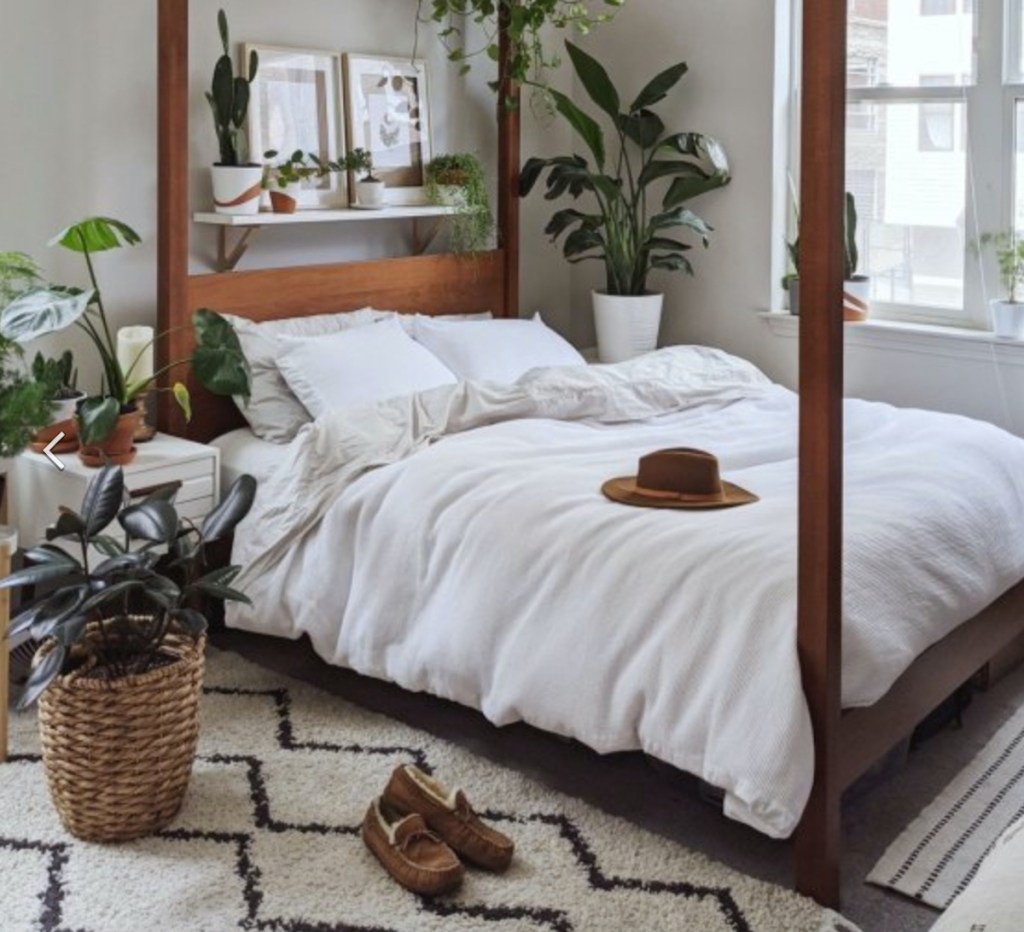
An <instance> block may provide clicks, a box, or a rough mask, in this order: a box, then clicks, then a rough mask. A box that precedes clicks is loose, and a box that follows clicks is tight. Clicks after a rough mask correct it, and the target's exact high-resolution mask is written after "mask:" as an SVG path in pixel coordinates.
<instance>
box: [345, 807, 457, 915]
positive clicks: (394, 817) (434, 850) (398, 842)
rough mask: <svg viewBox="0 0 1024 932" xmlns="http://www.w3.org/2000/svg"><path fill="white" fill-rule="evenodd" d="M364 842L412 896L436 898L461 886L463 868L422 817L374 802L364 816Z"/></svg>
mask: <svg viewBox="0 0 1024 932" xmlns="http://www.w3.org/2000/svg"><path fill="white" fill-rule="evenodd" d="M363 841H365V842H366V847H367V848H369V849H370V850H371V851H372V852H373V853H374V854H375V855H376V856H377V860H378V861H380V863H381V864H383V865H384V869H385V870H386V871H387V872H388V873H389V874H390V875H391V876H392V877H394V878H395V880H397V881H398V882H399V883H400V884H401V885H402V886H403V887H405V889H406V890H411V891H412V892H413V893H420V894H423V895H424V896H437V895H438V894H439V893H450V892H451V891H452V890H455V889H457V888H458V887H459V885H460V884H461V883H462V878H463V876H464V875H465V868H463V866H462V863H461V862H460V861H459V859H458V858H457V857H456V856H455V852H454V851H452V849H451V848H449V847H448V845H446V844H445V843H444V842H443V841H442V840H441V839H440V838H438V837H437V835H435V834H434V833H433V832H432V831H430V830H429V829H428V828H427V824H426V822H424V821H423V817H422V816H419V815H415V814H413V815H405V814H404V813H400V812H396V811H394V809H392V808H391V807H390V806H389V805H388V804H387V803H386V802H385V801H384V800H383V799H376V800H374V801H373V802H372V803H371V804H370V808H369V809H368V810H367V812H366V818H364V819H363Z"/></svg>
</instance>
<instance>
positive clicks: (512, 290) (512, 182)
mask: <svg viewBox="0 0 1024 932" xmlns="http://www.w3.org/2000/svg"><path fill="white" fill-rule="evenodd" d="M510 15H511V11H510V8H509V7H508V6H502V7H501V13H500V23H499V26H500V27H501V34H500V37H499V54H498V61H499V68H500V69H501V71H502V72H507V70H508V69H507V66H508V64H509V62H510V61H511V58H512V54H513V50H512V44H511V42H510V41H509V39H508V32H507V28H506V27H507V24H508V19H509V16H510ZM521 123H522V110H521V94H520V89H519V86H518V85H517V84H515V83H514V82H513V81H510V80H507V79H506V80H505V81H504V82H503V83H502V86H501V90H500V92H499V94H498V248H499V249H502V250H504V253H505V282H504V287H505V307H506V308H508V316H509V317H518V316H519V310H520V308H519V240H520V223H519V207H520V202H519V167H520V158H521V151H520V150H521V145H522V144H521V135H522V126H521Z"/></svg>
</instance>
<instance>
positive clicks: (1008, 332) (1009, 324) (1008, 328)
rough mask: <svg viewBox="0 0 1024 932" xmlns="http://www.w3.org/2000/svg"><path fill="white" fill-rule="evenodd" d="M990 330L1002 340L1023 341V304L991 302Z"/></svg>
mask: <svg viewBox="0 0 1024 932" xmlns="http://www.w3.org/2000/svg"><path fill="white" fill-rule="evenodd" d="M989 306H990V307H991V309H992V330H993V331H994V332H995V335H996V336H997V337H999V338H1000V339H1002V340H1022V339H1024V304H1015V303H1014V302H1012V301H991V302H989Z"/></svg>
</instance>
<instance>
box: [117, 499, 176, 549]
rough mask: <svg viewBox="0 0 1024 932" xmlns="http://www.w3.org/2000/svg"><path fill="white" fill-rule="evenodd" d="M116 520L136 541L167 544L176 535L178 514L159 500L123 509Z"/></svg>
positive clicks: (169, 505) (168, 504)
mask: <svg viewBox="0 0 1024 932" xmlns="http://www.w3.org/2000/svg"><path fill="white" fill-rule="evenodd" d="M117 520H118V521H119V522H120V523H121V527H123V528H124V529H125V530H126V531H127V532H128V535H129V536H130V537H133V538H135V539H136V540H151V541H155V542H156V543H168V542H170V541H172V540H174V538H175V537H176V536H177V534H178V513H177V512H176V511H175V510H174V506H173V505H172V504H171V503H170V502H166V501H161V500H159V499H158V500H156V501H146V502H142V503H141V504H139V505H132V506H130V507H128V508H125V510H124V511H122V512H121V513H120V514H119V515H118V516H117Z"/></svg>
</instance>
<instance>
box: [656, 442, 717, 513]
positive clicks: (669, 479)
mask: <svg viewBox="0 0 1024 932" xmlns="http://www.w3.org/2000/svg"><path fill="white" fill-rule="evenodd" d="M636 487H637V491H641V492H653V493H655V494H656V493H658V492H663V493H664V492H669V493H672V494H674V495H680V496H686V497H687V498H689V497H691V496H692V497H693V498H695V499H705V500H707V501H718V500H721V499H722V498H724V495H725V492H724V489H723V488H722V478H721V475H720V474H719V471H718V459H717V458H716V457H715V456H714V455H712V454H711V453H708V452H707V451H706V450H696V449H693V448H692V447H676V448H674V449H668V450H658V451H656V452H654V453H648V454H647V455H646V456H642V457H640V464H639V469H638V472H637V477H636Z"/></svg>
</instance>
